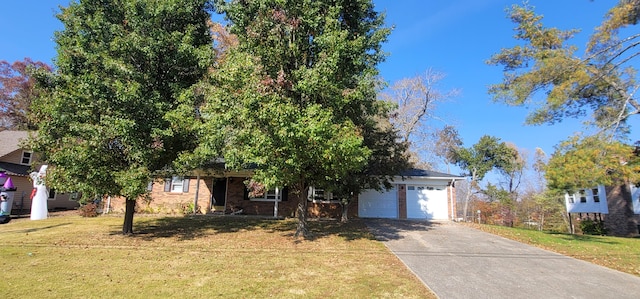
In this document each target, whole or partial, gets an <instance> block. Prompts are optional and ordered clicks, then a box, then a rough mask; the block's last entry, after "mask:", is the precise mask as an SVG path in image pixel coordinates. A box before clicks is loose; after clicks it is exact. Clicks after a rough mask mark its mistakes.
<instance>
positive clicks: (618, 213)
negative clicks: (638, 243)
mask: <svg viewBox="0 0 640 299" xmlns="http://www.w3.org/2000/svg"><path fill="white" fill-rule="evenodd" d="M606 192H607V193H606V194H607V205H608V208H609V214H605V215H603V218H604V225H605V227H606V229H607V232H608V234H610V235H614V236H631V235H637V234H638V233H639V232H638V225H640V215H635V214H633V206H632V203H631V193H630V191H629V187H628V186H626V185H620V186H613V187H607V188H606Z"/></svg>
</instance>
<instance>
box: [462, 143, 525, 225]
mask: <svg viewBox="0 0 640 299" xmlns="http://www.w3.org/2000/svg"><path fill="white" fill-rule="evenodd" d="M517 156H518V153H517V151H516V150H514V149H513V148H512V147H510V146H508V145H507V144H506V143H505V142H501V141H500V138H497V137H493V136H488V135H484V136H482V137H481V138H480V140H478V142H477V143H476V144H474V145H472V146H471V147H468V148H465V147H458V148H455V149H454V151H453V152H452V153H451V156H450V159H451V162H453V163H454V164H456V165H458V166H459V167H460V168H461V169H462V170H463V171H466V172H467V173H466V174H465V175H467V176H469V177H470V179H469V180H470V181H469V184H468V188H467V192H466V194H465V200H464V208H463V213H464V216H463V217H464V218H465V220H466V219H467V212H468V207H469V200H470V198H471V192H472V188H474V187H475V188H478V187H479V186H478V182H480V181H482V179H483V178H484V176H485V175H486V174H487V173H488V172H490V171H492V170H493V169H498V170H500V171H508V170H510V169H513V168H515V166H514V165H513V164H512V163H514V162H515V161H518V159H517Z"/></svg>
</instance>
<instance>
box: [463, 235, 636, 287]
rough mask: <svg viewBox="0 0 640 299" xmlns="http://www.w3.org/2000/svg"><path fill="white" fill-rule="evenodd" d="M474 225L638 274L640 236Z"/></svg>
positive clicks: (509, 237)
mask: <svg viewBox="0 0 640 299" xmlns="http://www.w3.org/2000/svg"><path fill="white" fill-rule="evenodd" d="M473 226H474V227H476V228H478V229H481V230H483V231H486V232H489V233H492V234H495V235H499V236H502V237H505V238H508V239H512V240H515V241H519V242H523V243H526V244H531V245H534V246H537V247H540V248H544V249H547V250H550V251H553V252H557V253H560V254H563V255H566V256H571V257H574V258H577V259H581V260H584V261H588V262H591V263H594V264H598V265H601V266H605V267H608V268H611V269H615V270H618V271H622V272H626V273H629V274H633V275H636V276H640V238H620V237H610V236H590V235H570V234H562V233H552V232H541V231H535V230H527V229H518V228H509V227H504V226H492V225H477V224H474V225H473Z"/></svg>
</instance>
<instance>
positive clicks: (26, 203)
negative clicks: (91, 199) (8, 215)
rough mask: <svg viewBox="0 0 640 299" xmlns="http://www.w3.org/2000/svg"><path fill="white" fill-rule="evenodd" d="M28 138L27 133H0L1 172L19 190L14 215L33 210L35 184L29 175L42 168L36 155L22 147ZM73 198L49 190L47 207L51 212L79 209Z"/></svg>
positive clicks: (14, 205)
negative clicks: (32, 192)
mask: <svg viewBox="0 0 640 299" xmlns="http://www.w3.org/2000/svg"><path fill="white" fill-rule="evenodd" d="M27 137H29V132H27V131H10V130H6V131H1V132H0V171H4V172H5V173H6V174H7V175H8V176H10V177H11V180H12V181H13V184H14V186H15V187H16V188H17V190H16V192H15V195H14V199H13V213H29V211H30V210H31V190H33V182H32V181H31V178H30V177H29V174H30V173H31V172H32V171H34V170H35V169H39V168H40V165H39V164H38V162H37V157H36V155H35V154H34V153H33V152H32V151H30V150H28V149H24V148H22V147H21V146H20V143H21V141H22V140H24V139H26V138H27ZM73 197H74V196H73V194H62V193H57V192H55V190H52V189H49V200H48V201H47V206H48V208H49V210H52V209H74V208H77V207H78V202H77V201H75V200H72V199H73Z"/></svg>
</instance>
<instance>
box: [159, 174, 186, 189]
mask: <svg viewBox="0 0 640 299" xmlns="http://www.w3.org/2000/svg"><path fill="white" fill-rule="evenodd" d="M164 192H171V193H188V192H189V179H187V178H184V177H180V176H173V177H171V178H166V179H165V181H164Z"/></svg>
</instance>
